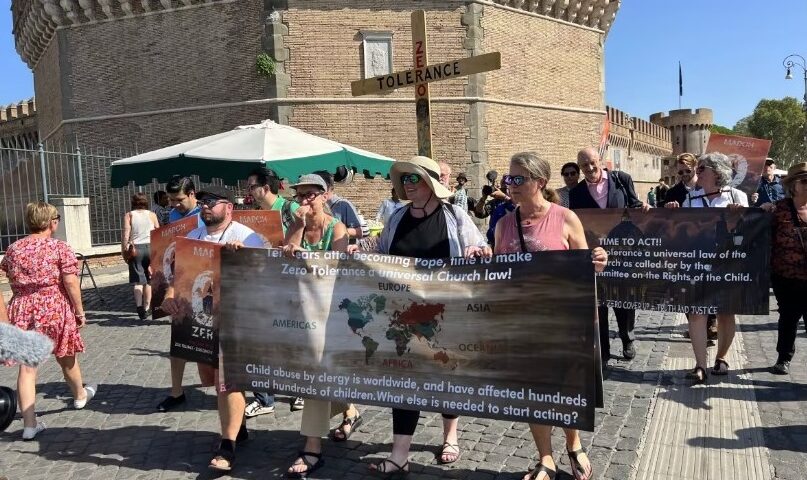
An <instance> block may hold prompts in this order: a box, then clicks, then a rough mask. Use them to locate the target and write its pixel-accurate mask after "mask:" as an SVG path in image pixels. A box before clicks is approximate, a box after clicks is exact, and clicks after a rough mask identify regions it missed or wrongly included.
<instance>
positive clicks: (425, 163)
mask: <svg viewBox="0 0 807 480" xmlns="http://www.w3.org/2000/svg"><path fill="white" fill-rule="evenodd" d="M405 173H417V174H418V175H420V176H421V178H423V180H424V181H426V182H427V183H426V184H427V185H428V186H429V188H431V191H432V192H434V196H435V197H437V198H440V199H443V198H448V197H450V196H451V192H450V191H449V190H448V189H447V188H446V187H445V186H444V185H443V184H442V183H440V166H439V165H437V162H435V161H434V160H432V159H431V158H429V157H420V156H415V157H412V159H411V160H409V161H408V162H405V161H397V162H395V163H393V164H392V168H390V171H389V178H390V180H391V181H392V186H393V187H394V188H395V193H397V194H398V198H400V199H401V200H409V198H407V196H406V191H405V190H404V188H403V184H402V183H401V176H402V175H403V174H405Z"/></svg>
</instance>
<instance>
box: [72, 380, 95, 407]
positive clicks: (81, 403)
mask: <svg viewBox="0 0 807 480" xmlns="http://www.w3.org/2000/svg"><path fill="white" fill-rule="evenodd" d="M97 390H98V385H85V386H84V392H85V393H86V394H87V397H86V398H85V399H84V400H73V408H75V409H76V410H81V409H82V408H84V407H86V406H87V402H89V401H90V400H92V397H94V396H95V392H96V391H97Z"/></svg>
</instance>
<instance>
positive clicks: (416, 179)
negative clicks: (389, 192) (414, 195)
mask: <svg viewBox="0 0 807 480" xmlns="http://www.w3.org/2000/svg"><path fill="white" fill-rule="evenodd" d="M420 179H421V176H420V175H419V174H417V173H404V174H402V175H401V183H402V184H404V185H406V184H407V183H411V184H412V185H415V184H417V183H420Z"/></svg>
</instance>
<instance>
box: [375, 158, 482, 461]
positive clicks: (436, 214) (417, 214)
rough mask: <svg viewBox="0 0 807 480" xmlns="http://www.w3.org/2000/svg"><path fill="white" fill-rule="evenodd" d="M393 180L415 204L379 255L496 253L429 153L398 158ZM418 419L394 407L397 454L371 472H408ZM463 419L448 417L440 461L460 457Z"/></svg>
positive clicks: (393, 222) (387, 232) (399, 218)
mask: <svg viewBox="0 0 807 480" xmlns="http://www.w3.org/2000/svg"><path fill="white" fill-rule="evenodd" d="M390 180H392V186H393V187H394V188H395V191H396V192H398V197H399V198H401V199H402V200H409V202H410V203H409V204H408V205H406V206H404V207H401V208H399V209H398V210H396V211H395V212H394V213H393V214H392V215H391V216H390V218H389V222H388V223H387V226H386V228H384V230H383V231H382V232H381V237H380V238H379V240H378V251H379V252H380V253H385V254H389V255H401V256H407V257H417V258H435V259H436V258H446V257H461V256H464V257H472V256H484V257H490V256H491V255H492V251H491V249H490V247H488V246H487V242H486V241H485V237H483V236H482V234H481V233H479V229H477V228H476V226H475V225H474V223H473V220H471V217H470V216H468V212H467V210H466V209H464V208H462V207H459V206H457V205H451V204H449V203H447V202H446V201H445V199H447V198H448V197H450V196H451V192H450V191H449V190H448V189H447V188H446V187H445V186H444V185H443V184H441V183H440V166H439V165H438V164H437V162H435V161H434V160H432V159H431V158H428V157H414V158H412V159H411V160H410V161H408V162H404V161H399V162H395V163H394V164H393V165H392V168H391V169H390ZM418 418H420V412H419V411H417V410H410V409H404V408H393V409H392V453H391V454H390V456H389V457H387V458H385V459H383V460H381V461H380V462H378V463H375V464H373V465H370V469H371V471H373V472H377V473H380V474H384V475H403V474H406V473H408V472H409V447H410V445H411V444H412V436H413V435H414V433H415V427H417V423H418ZM458 423H459V422H458V419H457V417H456V416H455V415H445V414H444V415H443V445H442V447H441V449H440V456H439V457H438V459H439V461H440V463H453V462H455V461H457V459H458V458H459V456H460V447H459V442H458V439H457V424H458Z"/></svg>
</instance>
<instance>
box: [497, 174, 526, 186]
mask: <svg viewBox="0 0 807 480" xmlns="http://www.w3.org/2000/svg"><path fill="white" fill-rule="evenodd" d="M502 180H503V181H504V184H505V185H515V186H517V187H520V186H522V185H524V182H526V181H527V180H529V178H528V177H525V176H524V175H505V176H504V177H502Z"/></svg>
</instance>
